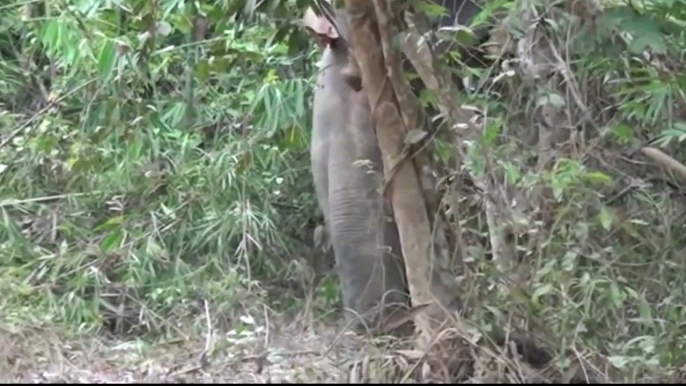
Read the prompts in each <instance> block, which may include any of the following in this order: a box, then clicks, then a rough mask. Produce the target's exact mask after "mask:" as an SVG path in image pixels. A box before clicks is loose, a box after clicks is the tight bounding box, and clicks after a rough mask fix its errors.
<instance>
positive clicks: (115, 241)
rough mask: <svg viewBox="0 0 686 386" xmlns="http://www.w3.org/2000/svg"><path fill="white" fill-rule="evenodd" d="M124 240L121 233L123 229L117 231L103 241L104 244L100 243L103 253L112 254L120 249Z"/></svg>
mask: <svg viewBox="0 0 686 386" xmlns="http://www.w3.org/2000/svg"><path fill="white" fill-rule="evenodd" d="M123 238H124V233H123V232H122V231H121V229H117V230H115V231H114V232H112V233H110V234H109V235H107V237H105V239H103V240H102V243H100V248H102V250H103V252H105V253H109V252H112V251H113V250H115V249H117V248H118V246H119V244H120V243H121V240H122V239H123Z"/></svg>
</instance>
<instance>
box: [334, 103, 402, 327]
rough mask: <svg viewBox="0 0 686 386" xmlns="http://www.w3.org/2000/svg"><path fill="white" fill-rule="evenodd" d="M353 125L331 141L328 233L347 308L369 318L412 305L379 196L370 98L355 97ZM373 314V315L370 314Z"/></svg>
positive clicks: (377, 155)
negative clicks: (380, 309) (384, 308)
mask: <svg viewBox="0 0 686 386" xmlns="http://www.w3.org/2000/svg"><path fill="white" fill-rule="evenodd" d="M349 103H350V104H351V106H350V115H351V116H350V121H349V125H348V126H347V127H346V128H345V130H341V131H337V132H336V133H334V134H333V135H332V137H331V143H330V159H329V189H330V190H329V197H328V202H329V218H330V220H329V229H330V232H331V241H332V245H333V249H334V254H335V257H336V264H337V265H338V274H339V278H340V280H341V283H342V287H343V300H344V304H345V306H346V307H348V308H350V309H352V310H353V311H355V312H357V313H360V314H365V313H367V312H368V311H370V310H371V309H372V308H374V307H375V306H377V305H379V303H382V304H383V305H388V304H392V303H402V304H406V303H407V301H408V295H407V285H406V282H405V272H404V264H403V261H402V255H401V252H400V240H399V236H398V231H397V227H396V225H395V223H394V222H393V221H389V218H390V216H389V213H387V212H388V211H387V210H386V209H385V206H386V205H385V204H384V200H383V197H381V194H380V188H381V186H382V172H381V170H382V169H381V154H380V151H379V149H378V146H377V142H376V134H375V132H374V127H373V125H372V120H371V114H370V111H369V107H368V103H367V100H366V95H364V94H363V93H361V92H359V93H354V92H351V94H350V100H349ZM370 316H373V315H370Z"/></svg>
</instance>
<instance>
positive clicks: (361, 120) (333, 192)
mask: <svg viewBox="0 0 686 386" xmlns="http://www.w3.org/2000/svg"><path fill="white" fill-rule="evenodd" d="M445 2H447V3H449V4H448V7H446V8H447V9H448V11H449V12H451V15H453V16H451V17H450V18H448V19H445V20H442V21H441V24H442V25H445V24H447V22H446V20H453V19H455V17H456V15H457V20H458V21H461V22H462V23H464V22H465V20H468V19H471V18H472V17H474V15H475V14H476V13H477V12H478V11H479V8H478V7H477V6H476V4H475V3H472V1H470V0H455V1H445V0H444V3H445ZM465 10H467V11H468V12H465ZM334 14H335V18H334V20H335V23H336V27H337V28H334V26H332V25H331V24H330V22H329V21H328V19H326V18H325V17H323V16H317V15H316V14H314V12H313V11H312V10H311V9H309V10H308V11H307V13H306V14H305V16H304V18H303V23H304V25H305V27H308V28H310V29H311V30H313V31H314V32H315V33H316V35H317V36H318V37H319V38H320V39H321V40H320V44H321V45H322V46H324V51H323V54H322V59H321V64H322V66H323V70H322V72H321V73H320V74H319V76H318V79H317V83H316V87H315V90H314V102H313V119H312V143H311V148H310V156H311V168H312V175H313V179H314V185H315V191H316V196H317V201H318V204H319V206H320V208H321V209H322V211H323V213H324V221H325V223H326V227H327V228H326V229H327V232H328V235H329V237H330V241H331V244H332V246H333V252H334V258H335V262H336V266H337V273H338V277H339V280H340V283H341V288H342V295H343V296H342V297H343V304H344V306H345V307H346V308H348V309H350V310H352V311H353V312H354V314H358V315H362V316H363V317H365V318H368V319H371V318H373V317H375V316H378V313H373V312H372V311H373V310H374V309H376V310H379V308H378V306H385V305H389V304H399V305H409V300H410V298H409V291H408V286H407V282H406V275H405V269H404V262H403V256H402V252H401V247H400V237H399V234H398V228H397V225H396V223H395V222H394V220H393V216H392V209H391V205H390V202H389V201H388V200H387V199H386V198H385V197H383V196H382V195H381V193H380V191H381V189H382V185H383V168H382V160H381V152H380V150H379V147H378V144H377V139H376V132H375V129H374V125H373V120H372V116H371V107H370V105H369V102H368V99H367V95H366V94H365V92H364V90H362V89H361V87H355V82H354V81H352V82H351V78H353V77H354V75H355V74H354V71H351V70H350V68H351V67H352V68H354V66H351V64H354V63H351V58H350V54H349V47H348V45H347V41H348V37H349V35H348V27H349V23H348V20H347V14H346V13H345V11H344V10H340V9H336V10H334ZM351 74H352V75H351ZM370 314H371V315H370ZM348 315H350V314H348Z"/></svg>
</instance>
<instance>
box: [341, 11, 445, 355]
mask: <svg viewBox="0 0 686 386" xmlns="http://www.w3.org/2000/svg"><path fill="white" fill-rule="evenodd" d="M386 3H387V2H386V1H383V0H373V1H370V0H348V1H347V2H346V5H347V11H348V14H349V16H350V25H351V29H350V30H351V43H352V47H353V52H354V56H355V58H356V59H357V62H358V64H359V68H360V72H361V74H362V84H363V88H364V90H365V92H366V93H367V97H368V99H369V103H370V105H371V108H372V117H373V119H374V126H375V128H376V134H377V138H378V143H379V147H380V150H381V154H382V159H383V168H384V175H385V177H386V185H387V186H386V187H387V188H386V189H385V192H386V194H389V195H390V201H391V203H392V206H393V212H394V217H395V221H396V223H397V224H398V231H399V234H400V239H401V247H402V252H403V256H404V258H405V267H406V271H407V278H408V283H409V290H410V294H411V296H412V302H413V304H414V305H415V306H419V305H424V304H429V303H431V304H430V305H429V306H428V307H427V308H426V312H419V313H417V314H416V315H415V326H416V327H417V329H418V330H419V332H421V333H422V336H423V338H424V339H422V340H423V342H424V343H428V342H427V339H429V338H430V336H431V335H433V332H435V330H436V328H437V327H438V325H439V324H442V323H443V322H444V321H445V320H446V316H447V315H446V313H445V311H446V310H447V311H450V305H451V303H452V300H453V299H454V298H455V295H456V293H455V292H453V291H450V290H448V289H447V288H446V287H445V285H449V284H450V283H445V280H444V281H438V282H436V281H434V280H432V278H434V279H435V278H437V277H439V276H440V272H432V268H435V267H437V266H442V265H443V264H434V261H433V259H432V257H433V253H432V251H433V248H432V229H431V225H432V224H431V220H430V218H431V216H430V215H429V213H428V212H427V209H428V206H427V204H426V202H427V200H426V198H425V196H424V194H423V192H422V187H421V183H420V178H419V175H418V171H421V170H422V167H421V164H422V162H427V161H426V160H427V159H428V156H427V155H426V154H422V152H423V151H422V150H418V151H419V155H417V154H414V156H413V157H410V156H409V154H411V153H413V152H412V151H410V145H409V144H407V143H406V141H405V138H406V136H407V133H408V132H409V131H410V130H413V129H417V128H419V124H420V120H419V119H418V115H417V108H418V107H419V106H418V104H417V101H416V98H415V97H414V95H413V94H412V92H411V90H410V88H409V84H407V82H406V81H405V79H404V78H403V77H402V67H401V65H400V63H401V61H400V58H399V56H398V54H396V53H395V52H393V51H392V50H391V48H390V47H391V44H390V43H391V39H392V36H394V34H393V33H392V26H391V25H390V23H389V22H388V21H389V20H390V18H389V13H388V10H387V9H386ZM425 131H426V130H425ZM437 273H438V274H439V275H437Z"/></svg>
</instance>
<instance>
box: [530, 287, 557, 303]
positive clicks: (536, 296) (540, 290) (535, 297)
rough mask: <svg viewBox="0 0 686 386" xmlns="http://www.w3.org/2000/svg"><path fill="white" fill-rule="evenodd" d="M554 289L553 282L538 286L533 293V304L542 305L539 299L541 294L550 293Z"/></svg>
mask: <svg viewBox="0 0 686 386" xmlns="http://www.w3.org/2000/svg"><path fill="white" fill-rule="evenodd" d="M552 289H553V286H552V285H551V284H547V283H546V284H543V285H542V286H540V287H538V288H536V289H535V290H534V293H533V294H531V303H533V304H534V305H536V306H540V305H541V304H540V302H539V301H538V299H539V298H540V297H541V296H543V295H546V294H548V293H550V291H552Z"/></svg>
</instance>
